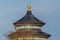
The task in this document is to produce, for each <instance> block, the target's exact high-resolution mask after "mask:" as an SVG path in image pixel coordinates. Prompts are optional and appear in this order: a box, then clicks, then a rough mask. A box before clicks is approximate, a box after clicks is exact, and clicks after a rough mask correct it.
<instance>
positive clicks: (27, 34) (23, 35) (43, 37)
mask: <svg viewBox="0 0 60 40" xmlns="http://www.w3.org/2000/svg"><path fill="white" fill-rule="evenodd" d="M13 24H14V28H15V32H13V33H11V34H9V35H8V38H9V40H47V39H48V38H49V37H50V36H51V35H50V34H47V33H45V32H43V31H42V30H41V27H42V26H43V25H45V23H44V22H43V21H41V20H39V19H37V18H36V17H35V16H34V15H33V14H32V12H31V5H28V6H27V13H26V15H25V16H24V17H22V18H21V19H20V20H18V21H16V22H14V23H13Z"/></svg>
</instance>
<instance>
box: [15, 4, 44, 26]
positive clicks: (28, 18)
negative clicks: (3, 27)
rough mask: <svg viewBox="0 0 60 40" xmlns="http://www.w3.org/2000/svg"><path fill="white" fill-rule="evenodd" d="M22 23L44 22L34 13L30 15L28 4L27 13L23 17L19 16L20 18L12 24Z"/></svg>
mask: <svg viewBox="0 0 60 40" xmlns="http://www.w3.org/2000/svg"><path fill="white" fill-rule="evenodd" d="M24 23H26V24H38V25H40V26H42V25H44V24H45V23H44V22H42V21H41V20H39V19H37V18H36V17H35V16H34V15H32V12H31V6H30V5H28V11H27V14H26V15H25V16H24V17H23V18H21V19H20V20H18V21H16V22H15V23H14V24H24Z"/></svg>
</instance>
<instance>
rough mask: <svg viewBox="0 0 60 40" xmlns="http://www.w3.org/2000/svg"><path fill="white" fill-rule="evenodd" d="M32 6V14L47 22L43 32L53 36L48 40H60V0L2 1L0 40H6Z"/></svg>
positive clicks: (0, 5)
mask: <svg viewBox="0 0 60 40" xmlns="http://www.w3.org/2000/svg"><path fill="white" fill-rule="evenodd" d="M28 4H31V6H32V9H31V11H32V14H33V15H34V16H36V17H37V18H38V19H40V20H42V21H44V22H46V24H45V25H44V26H43V27H42V31H44V32H46V33H49V34H51V35H52V36H51V37H50V38H49V39H48V40H59V39H60V31H59V30H60V0H0V40H6V39H7V38H6V35H5V34H7V33H9V31H14V26H13V23H14V22H15V21H17V20H19V19H20V18H22V17H23V16H24V15H25V14H26V11H27V5H28Z"/></svg>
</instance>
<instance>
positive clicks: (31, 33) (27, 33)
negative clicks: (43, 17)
mask: <svg viewBox="0 0 60 40" xmlns="http://www.w3.org/2000/svg"><path fill="white" fill-rule="evenodd" d="M50 36H51V35H50V34H47V33H45V32H42V31H41V30H35V29H34V30H22V29H21V30H17V31H16V32H14V33H11V34H9V35H8V37H10V38H16V37H18V38H21V37H33V38H34V37H37V38H48V37H50Z"/></svg>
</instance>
